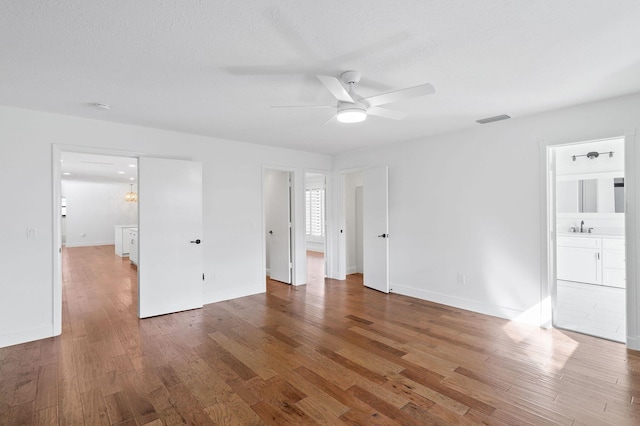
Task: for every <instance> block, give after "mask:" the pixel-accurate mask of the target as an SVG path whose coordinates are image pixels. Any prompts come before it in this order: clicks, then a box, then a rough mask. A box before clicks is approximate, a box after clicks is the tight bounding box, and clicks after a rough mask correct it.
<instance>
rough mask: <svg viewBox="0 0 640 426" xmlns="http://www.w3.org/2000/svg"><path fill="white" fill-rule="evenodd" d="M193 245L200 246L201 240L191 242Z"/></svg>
mask: <svg viewBox="0 0 640 426" xmlns="http://www.w3.org/2000/svg"><path fill="white" fill-rule="evenodd" d="M189 242H190V243H191V244H200V240H195V241H189Z"/></svg>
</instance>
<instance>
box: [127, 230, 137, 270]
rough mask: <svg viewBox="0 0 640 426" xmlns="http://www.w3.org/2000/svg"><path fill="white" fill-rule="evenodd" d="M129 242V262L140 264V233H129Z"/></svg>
mask: <svg viewBox="0 0 640 426" xmlns="http://www.w3.org/2000/svg"><path fill="white" fill-rule="evenodd" d="M128 234H129V235H128V238H127V242H128V243H129V260H130V261H131V263H133V264H135V265H137V264H138V233H137V232H135V231H129V232H128Z"/></svg>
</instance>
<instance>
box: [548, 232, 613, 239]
mask: <svg viewBox="0 0 640 426" xmlns="http://www.w3.org/2000/svg"><path fill="white" fill-rule="evenodd" d="M558 237H579V238H617V239H620V240H624V234H609V233H606V234H605V233H598V232H591V233H588V232H558Z"/></svg>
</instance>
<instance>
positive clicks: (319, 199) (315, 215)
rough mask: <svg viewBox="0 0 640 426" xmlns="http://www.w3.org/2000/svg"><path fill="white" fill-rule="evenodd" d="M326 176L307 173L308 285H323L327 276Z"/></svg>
mask: <svg viewBox="0 0 640 426" xmlns="http://www.w3.org/2000/svg"><path fill="white" fill-rule="evenodd" d="M326 180H327V178H326V176H325V175H324V174H322V173H310V172H307V173H305V251H306V263H307V277H306V278H307V279H306V282H307V284H311V283H315V284H322V283H323V282H324V279H325V277H326V275H327V260H326V253H327V250H326V247H327V243H326V228H327V226H326V217H327V202H326V200H327V190H326V187H327V185H326Z"/></svg>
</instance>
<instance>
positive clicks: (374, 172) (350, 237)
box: [340, 166, 391, 293]
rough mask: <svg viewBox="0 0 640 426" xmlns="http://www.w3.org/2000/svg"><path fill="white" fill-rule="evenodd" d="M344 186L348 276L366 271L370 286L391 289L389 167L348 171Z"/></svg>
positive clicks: (343, 245)
mask: <svg viewBox="0 0 640 426" xmlns="http://www.w3.org/2000/svg"><path fill="white" fill-rule="evenodd" d="M342 189H343V200H342V205H343V212H342V214H343V223H344V233H345V235H344V238H343V239H342V242H341V249H342V251H341V252H342V253H344V255H342V259H341V260H340V261H341V263H340V264H341V265H344V271H345V276H346V275H347V274H350V273H351V274H353V273H358V274H362V275H363V283H364V285H365V286H366V287H369V288H371V289H373V290H377V291H381V292H383V293H389V292H390V291H391V287H390V282H389V238H390V234H389V202H388V198H389V190H388V167H387V166H378V167H370V168H367V169H362V170H356V171H351V172H347V173H344V174H343V181H342Z"/></svg>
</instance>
